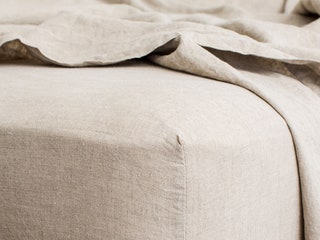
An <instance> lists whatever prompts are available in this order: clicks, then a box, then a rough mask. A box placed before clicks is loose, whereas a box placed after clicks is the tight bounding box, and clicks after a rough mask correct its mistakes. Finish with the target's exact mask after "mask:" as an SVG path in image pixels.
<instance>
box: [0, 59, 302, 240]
mask: <svg viewBox="0 0 320 240" xmlns="http://www.w3.org/2000/svg"><path fill="white" fill-rule="evenodd" d="M0 72H1V78H0V116H1V117H0V166H1V167H0V169H1V174H0V196H1V197H0V206H1V211H0V239H6V240H10V239H92V240H96V239H116V240H129V239H130V240H132V239H150V240H160V239H161V240H164V239H168V240H169V239H170V240H171V239H172V240H173V239H175V240H176V239H190V240H191V239H197V240H207V239H233V240H237V239H239V240H240V239H241V240H242V239H247V240H249V239H274V240H276V239H279V240H280V239H290V240H298V239H303V237H302V234H303V225H302V208H301V199H300V187H299V178H298V170H297V160H296V156H295V149H294V145H293V141H292V137H291V134H290V131H289V128H288V126H287V124H286V122H285V121H284V119H283V118H282V117H281V116H280V115H279V114H278V113H277V112H276V111H275V110H274V109H273V107H271V106H270V105H269V104H268V103H266V102H265V101H264V100H262V99H261V98H260V97H258V96H257V95H255V94H254V93H252V92H251V91H248V90H246V89H244V88H241V87H238V86H235V85H232V84H229V83H224V82H218V81H215V80H208V79H206V78H202V77H198V76H192V75H188V74H184V73H179V72H175V71H172V70H167V69H164V68H160V67H158V66H154V65H152V64H150V63H146V62H143V61H129V62H125V63H122V64H120V65H114V66H109V67H104V68H100V67H91V68H72V69H68V68H56V67H50V66H44V65H43V66H41V65H32V64H30V63H28V64H26V63H21V62H8V63H2V64H1V65H0Z"/></svg>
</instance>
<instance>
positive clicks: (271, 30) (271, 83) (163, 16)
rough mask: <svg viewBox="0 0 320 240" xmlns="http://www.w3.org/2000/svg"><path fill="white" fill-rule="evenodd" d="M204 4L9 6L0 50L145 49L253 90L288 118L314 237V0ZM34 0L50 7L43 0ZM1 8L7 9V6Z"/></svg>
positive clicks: (79, 58) (123, 56)
mask: <svg viewBox="0 0 320 240" xmlns="http://www.w3.org/2000/svg"><path fill="white" fill-rule="evenodd" d="M16 2H17V1H16ZM18 2H19V1H18ZM210 2H211V1H200V2H193V3H190V4H186V3H185V2H184V1H178V0H176V1H170V2H169V1H156V0H154V1H143V0H137V1H116V3H118V4H114V3H115V1H110V2H109V3H108V1H74V2H72V1H70V2H67V3H70V4H61V5H59V4H57V5H56V7H55V8H52V9H51V8H50V7H43V8H40V9H39V11H36V12H26V13H24V12H20V11H18V12H19V14H15V15H14V16H15V17H12V18H11V19H9V20H8V18H7V17H3V18H1V20H0V22H1V23H2V24H1V25H0V32H1V34H0V45H1V50H0V56H1V58H2V59H12V58H13V59H15V58H27V59H32V60H34V61H41V62H45V63H51V64H56V65H60V66H71V67H75V66H77V67H82V66H92V65H108V64H114V63H118V62H122V61H125V60H128V59H133V58H141V57H147V58H148V60H149V61H152V62H154V63H156V64H158V65H161V66H164V67H167V68H172V69H175V70H180V71H185V72H189V73H192V74H195V75H199V76H202V77H207V78H211V79H215V80H220V81H225V82H228V83H232V84H235V85H238V86H241V87H243V88H245V89H247V90H250V91H252V92H254V93H255V94H256V95H258V96H259V97H261V98H262V99H263V100H264V101H265V102H267V103H268V104H270V105H271V106H272V107H273V108H274V109H275V110H276V111H277V112H278V114H280V115H281V116H282V117H283V118H284V119H285V120H286V123H287V124H288V126H289V129H290V132H291V135H292V137H293V140H294V146H295V150H296V156H297V161H298V166H299V177H300V182H301V192H302V205H303V216H304V234H305V238H306V239H307V240H314V239H317V238H318V237H319V236H320V218H319V217H318V216H320V179H319V176H320V161H319V157H320V141H319V140H318V139H319V136H320V128H319V122H320V111H319V110H320V102H319V96H317V94H318V95H319V92H320V91H319V89H320V88H319V78H320V77H319V74H320V70H319V62H320V51H319V46H320V35H319V33H318V31H317V29H319V21H318V16H317V14H319V8H318V5H319V1H317V0H313V1H311V0H310V1H307V0H305V1H301V2H299V3H297V5H296V4H293V5H290V6H287V5H286V2H282V5H281V6H276V5H272V6H273V7H272V8H270V7H266V8H265V11H264V12H263V13H261V11H260V13H259V14H258V13H256V12H254V11H253V10H252V9H250V8H249V7H245V6H250V4H246V3H250V1H244V2H243V1H241V3H240V4H239V1H238V2H237V1H234V2H233V5H228V6H225V5H223V4H222V2H215V3H213V4H212V5H211V3H210ZM251 2H252V1H251ZM272 2H273V1H272ZM289 2H290V1H288V3H289ZM34 3H35V4H38V1H34ZM76 3H78V4H76ZM260 3H261V2H260ZM261 4H262V3H261ZM291 4H292V3H291ZM41 5H42V6H52V2H51V1H48V2H43V3H42V4H41ZM241 5H243V7H244V8H241ZM13 9H14V8H13ZM288 9H294V13H292V14H284V13H283V12H286V11H288ZM11 10H12V9H11V8H10V7H8V12H10V11H11ZM4 11H5V10H4ZM12 11H13V10H12ZM14 11H16V10H14ZM297 13H303V14H305V15H299V14H297ZM309 13H310V15H308V14H309ZM312 14H313V15H312ZM208 111H211V110H210V109H208ZM230 142H232V139H230ZM187 172H188V168H187V171H186V173H187ZM183 176H184V177H185V175H183ZM180 180H181V179H180ZM178 185H179V184H178ZM185 185H186V186H187V185H188V184H185ZM186 186H185V189H187V187H186ZM186 201H187V200H185V201H182V202H183V204H186V203H185V202H186ZM178 202H179V201H178ZM180 203H181V202H180ZM186 209H187V210H186V211H188V207H187V208H186ZM183 216H186V214H184V215H183ZM182 219H185V217H182V218H181V219H180V220H177V222H178V223H179V224H180V225H179V224H178V225H179V226H176V228H174V229H175V230H174V232H175V233H176V234H178V235H176V236H175V237H176V238H179V239H188V238H189V237H190V235H187V229H188V228H187V227H186V226H187V224H186V223H185V221H186V220H184V221H182ZM173 225H176V223H174V224H173V223H172V225H170V226H173ZM183 229H184V230H183ZM191 236H192V235H191ZM208 236H209V235H208ZM190 239H192V238H191V237H190ZM204 239H206V238H204Z"/></svg>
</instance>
